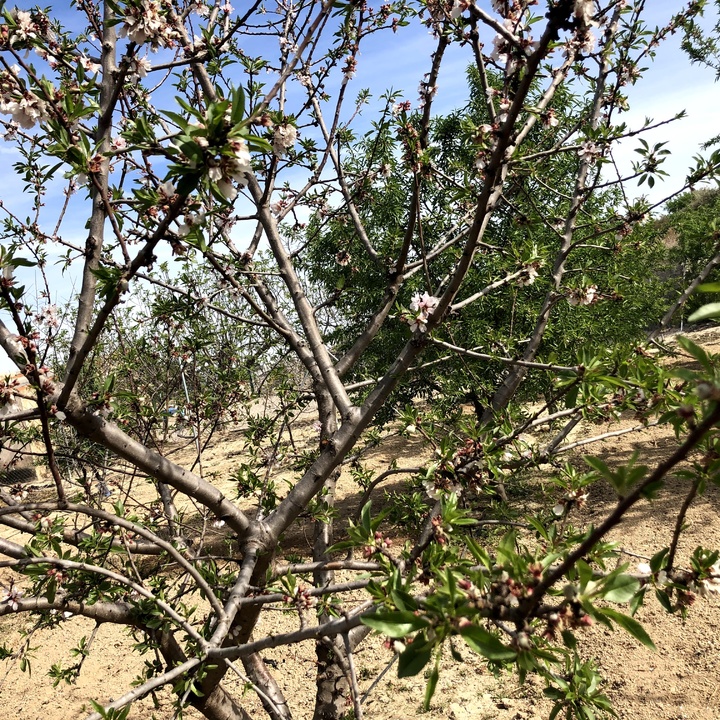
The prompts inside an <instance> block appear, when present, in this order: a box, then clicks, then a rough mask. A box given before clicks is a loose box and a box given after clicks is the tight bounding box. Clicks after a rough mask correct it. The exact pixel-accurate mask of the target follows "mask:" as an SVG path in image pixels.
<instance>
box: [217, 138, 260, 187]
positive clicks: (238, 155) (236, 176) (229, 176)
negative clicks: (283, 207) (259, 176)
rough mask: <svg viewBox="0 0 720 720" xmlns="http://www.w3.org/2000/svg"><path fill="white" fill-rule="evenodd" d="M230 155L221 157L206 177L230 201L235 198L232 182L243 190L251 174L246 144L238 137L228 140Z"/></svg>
mask: <svg viewBox="0 0 720 720" xmlns="http://www.w3.org/2000/svg"><path fill="white" fill-rule="evenodd" d="M228 145H229V146H230V151H231V155H230V156H227V155H223V156H222V158H221V160H220V163H219V165H215V166H213V167H211V168H210V169H209V170H208V177H209V178H210V180H212V181H213V182H214V183H216V184H217V187H218V190H220V192H221V193H222V194H223V195H224V196H225V197H226V198H227V199H228V200H230V201H232V200H234V199H235V198H236V197H237V189H236V188H235V187H234V186H233V184H232V182H231V181H232V180H234V181H235V182H236V183H237V184H238V185H239V186H240V187H241V188H244V187H245V186H246V185H247V183H248V179H247V176H248V175H250V174H252V158H251V157H250V151H249V150H248V146H247V143H246V142H245V141H244V140H243V139H242V138H239V137H236V138H232V139H231V140H228Z"/></svg>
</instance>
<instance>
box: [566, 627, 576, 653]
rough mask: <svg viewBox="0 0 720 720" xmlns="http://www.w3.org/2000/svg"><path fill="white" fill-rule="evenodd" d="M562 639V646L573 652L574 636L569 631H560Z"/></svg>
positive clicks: (574, 645) (574, 646)
mask: <svg viewBox="0 0 720 720" xmlns="http://www.w3.org/2000/svg"><path fill="white" fill-rule="evenodd" d="M562 639H563V645H564V646H565V647H566V648H570V650H574V649H575V648H576V647H577V639H576V638H575V635H574V634H573V633H572V631H570V630H563V631H562Z"/></svg>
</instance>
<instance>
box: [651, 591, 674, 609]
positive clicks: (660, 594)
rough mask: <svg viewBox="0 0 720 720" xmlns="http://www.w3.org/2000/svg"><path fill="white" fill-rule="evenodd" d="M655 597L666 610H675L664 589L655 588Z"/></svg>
mask: <svg viewBox="0 0 720 720" xmlns="http://www.w3.org/2000/svg"><path fill="white" fill-rule="evenodd" d="M655 597H656V598H657V599H658V602H659V603H660V604H661V605H662V606H663V607H664V608H665V610H667V612H669V613H671V612H674V611H675V608H673V604H672V601H671V600H670V596H669V595H668V594H667V593H666V592H665V591H664V590H655Z"/></svg>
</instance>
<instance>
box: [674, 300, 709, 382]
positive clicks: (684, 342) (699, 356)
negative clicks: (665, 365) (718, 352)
mask: <svg viewBox="0 0 720 720" xmlns="http://www.w3.org/2000/svg"><path fill="white" fill-rule="evenodd" d="M700 310H702V308H700ZM700 310H698V312H700ZM696 314H697V313H696ZM689 319H690V318H688V320H689ZM677 344H678V345H680V346H682V348H683V349H684V350H686V351H687V352H689V353H690V355H692V356H693V357H694V358H695V359H696V360H697V361H698V362H699V363H700V364H701V365H702V366H703V368H704V369H705V371H706V372H708V373H710V374H713V371H714V367H713V363H712V362H711V361H710V358H709V357H708V354H707V353H706V352H705V351H704V350H703V349H702V348H701V347H700V346H699V345H696V344H695V343H694V342H693V341H692V340H690V338H686V337H684V336H683V335H678V336H677Z"/></svg>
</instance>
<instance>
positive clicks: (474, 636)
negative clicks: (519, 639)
mask: <svg viewBox="0 0 720 720" xmlns="http://www.w3.org/2000/svg"><path fill="white" fill-rule="evenodd" d="M460 635H461V637H462V639H463V640H464V641H465V642H466V643H467V644H468V646H469V647H470V649H471V650H474V651H475V652H476V653H478V654H479V655H483V656H484V657H486V658H487V659H488V660H494V661H496V662H506V661H509V660H514V659H515V658H516V657H517V653H516V652H515V650H513V649H512V648H509V647H507V646H506V645H503V644H502V643H501V642H500V640H498V639H497V637H495V635H493V634H492V633H489V632H488V631H487V630H483V629H482V628H481V627H478V626H477V625H468V626H467V627H464V628H461V629H460Z"/></svg>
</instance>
